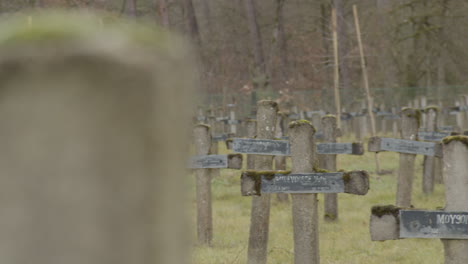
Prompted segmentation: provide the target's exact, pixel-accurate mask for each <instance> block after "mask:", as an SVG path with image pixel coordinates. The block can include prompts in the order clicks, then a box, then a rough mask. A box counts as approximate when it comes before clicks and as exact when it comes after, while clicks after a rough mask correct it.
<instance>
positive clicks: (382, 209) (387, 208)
mask: <svg viewBox="0 0 468 264" xmlns="http://www.w3.org/2000/svg"><path fill="white" fill-rule="evenodd" d="M400 210H401V208H400V207H396V206H394V205H375V206H372V209H371V212H372V215H375V216H378V217H382V216H384V215H393V216H394V217H395V218H397V219H398V216H399V215H400Z"/></svg>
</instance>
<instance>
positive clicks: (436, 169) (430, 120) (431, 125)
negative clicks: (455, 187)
mask: <svg viewBox="0 0 468 264" xmlns="http://www.w3.org/2000/svg"><path fill="white" fill-rule="evenodd" d="M438 114H439V108H438V107H436V106H431V107H427V108H426V109H424V112H423V115H422V116H423V117H424V118H423V122H424V127H425V130H424V131H419V132H418V138H419V139H420V140H427V141H436V142H439V141H442V139H443V138H444V137H446V136H449V135H450V134H449V133H442V132H437V123H438V122H437V121H438ZM434 139H435V140H434ZM436 175H438V176H439V177H441V176H442V166H441V160H440V158H437V157H433V156H424V162H423V180H422V191H423V193H426V194H430V193H432V192H433V191H434V181H435V179H436Z"/></svg>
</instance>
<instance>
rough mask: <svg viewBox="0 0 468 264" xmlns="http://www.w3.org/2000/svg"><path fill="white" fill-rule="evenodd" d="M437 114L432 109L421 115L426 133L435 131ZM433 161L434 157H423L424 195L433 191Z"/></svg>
mask: <svg viewBox="0 0 468 264" xmlns="http://www.w3.org/2000/svg"><path fill="white" fill-rule="evenodd" d="M437 114H438V113H437V110H436V109H434V108H428V109H426V111H425V113H424V115H423V116H424V117H425V118H424V121H425V124H424V126H425V127H426V131H428V132H433V131H436V130H437V116H438V115H437ZM435 159H436V157H432V156H424V162H423V180H422V191H423V193H425V194H430V193H432V192H433V191H434V178H435V173H436V171H435V169H436V167H435V164H436V163H435Z"/></svg>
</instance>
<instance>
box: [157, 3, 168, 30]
mask: <svg viewBox="0 0 468 264" xmlns="http://www.w3.org/2000/svg"><path fill="white" fill-rule="evenodd" d="M157 8H158V11H157V12H158V15H159V23H160V24H161V25H162V26H163V27H165V28H168V27H170V26H171V21H170V19H169V9H168V5H167V0H159V2H158V3H157Z"/></svg>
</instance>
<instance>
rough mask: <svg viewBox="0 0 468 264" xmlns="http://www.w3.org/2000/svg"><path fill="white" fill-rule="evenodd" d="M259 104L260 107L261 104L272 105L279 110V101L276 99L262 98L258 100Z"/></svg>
mask: <svg viewBox="0 0 468 264" xmlns="http://www.w3.org/2000/svg"><path fill="white" fill-rule="evenodd" d="M257 106H258V107H260V106H270V107H273V108H275V109H276V111H277V112H278V111H279V107H278V103H277V102H275V101H271V100H260V101H258V103H257Z"/></svg>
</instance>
